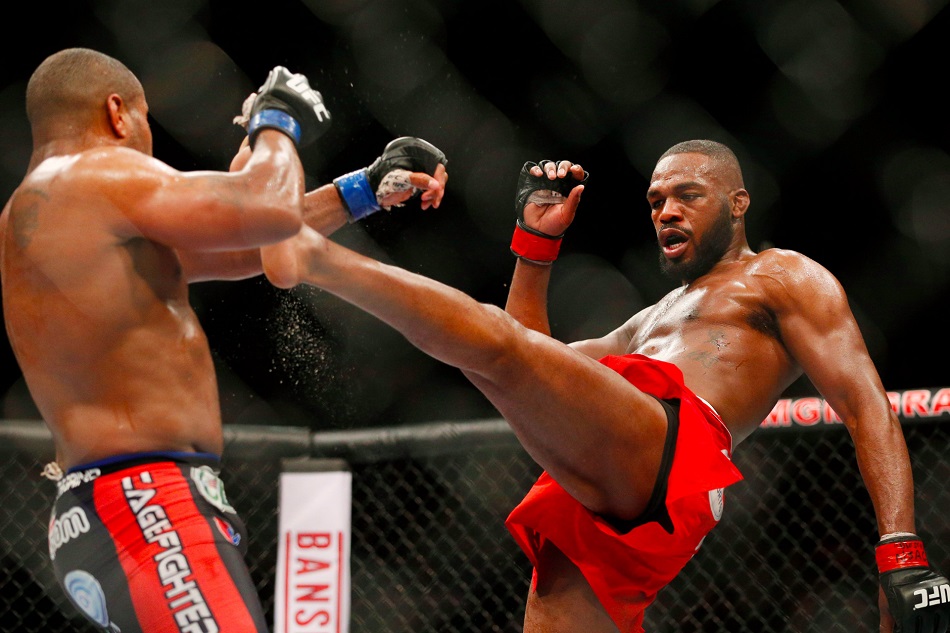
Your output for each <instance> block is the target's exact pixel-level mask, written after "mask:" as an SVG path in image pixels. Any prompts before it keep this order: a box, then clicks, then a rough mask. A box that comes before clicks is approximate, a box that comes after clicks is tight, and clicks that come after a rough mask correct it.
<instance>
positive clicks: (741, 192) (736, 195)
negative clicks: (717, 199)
mask: <svg viewBox="0 0 950 633" xmlns="http://www.w3.org/2000/svg"><path fill="white" fill-rule="evenodd" d="M729 199H730V202H731V205H732V217H733V218H741V217H742V216H744V215H745V212H746V211H748V210H749V203H750V202H751V200H750V198H749V192H748V191H746V190H745V189H736V190H735V191H733V192H732V193H730V194H729Z"/></svg>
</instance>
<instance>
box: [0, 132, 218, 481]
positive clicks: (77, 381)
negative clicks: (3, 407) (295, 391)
mask: <svg viewBox="0 0 950 633" xmlns="http://www.w3.org/2000/svg"><path fill="white" fill-rule="evenodd" d="M131 151H132V150H124V149H121V148H115V147H111V148H102V149H94V150H89V151H86V152H81V153H79V154H73V155H65V156H57V157H54V158H50V159H47V160H46V161H44V162H43V163H41V164H40V165H38V166H37V167H36V168H35V169H34V170H32V171H31V172H30V173H29V174H28V175H27V177H26V178H25V179H24V181H23V183H22V184H21V186H20V187H19V188H18V189H17V190H16V192H15V193H14V194H13V196H12V197H11V199H10V201H9V202H8V204H7V206H6V208H5V209H4V211H3V216H2V220H0V227H2V231H3V241H2V247H0V248H2V250H0V252H2V262H0V273H2V282H3V307H4V318H5V323H6V328H7V333H8V336H9V338H10V341H11V345H12V347H13V350H14V353H15V354H16V357H17V360H18V362H19V364H20V367H21V370H22V371H23V374H24V378H25V380H26V382H27V385H28V387H29V389H30V393H31V395H32V397H33V399H34V401H35V403H36V405H37V407H38V409H39V411H40V413H41V415H42V416H43V418H44V419H45V421H46V422H47V424H48V425H49V427H50V429H51V430H52V432H53V435H54V440H55V441H56V447H57V459H58V461H59V463H60V465H61V466H62V467H63V468H68V467H70V466H74V465H76V464H80V463H84V462H88V461H92V460H96V459H101V458H103V457H107V456H110V455H114V454H122V453H129V452H136V451H144V450H200V451H206V452H215V453H216V452H219V451H220V448H221V432H220V410H219V401H218V393H217V385H216V379H215V374H214V368H213V363H212V359H211V355H210V351H209V348H208V343H207V340H206V337H205V335H204V333H203V331H202V329H201V327H200V325H199V323H198V321H197V318H196V316H195V314H194V312H193V310H192V309H191V307H190V305H189V303H188V286H187V280H186V279H184V277H183V275H182V270H181V266H180V264H179V260H178V257H177V255H176V253H175V251H174V250H173V249H172V248H169V247H167V246H163V245H161V244H159V243H157V242H155V241H153V240H149V239H146V238H144V237H143V236H142V235H141V233H140V232H139V231H138V230H137V227H136V226H135V225H134V222H133V221H132V220H131V219H130V218H134V214H132V213H129V212H128V211H129V210H128V209H124V208H123V205H124V204H125V203H126V200H127V198H126V197H125V196H124V195H123V194H122V187H123V186H124V183H123V176H122V170H123V166H124V165H126V164H127V161H126V160H125V159H127V158H128V157H129V153H130V152H131ZM133 162H134V161H133Z"/></svg>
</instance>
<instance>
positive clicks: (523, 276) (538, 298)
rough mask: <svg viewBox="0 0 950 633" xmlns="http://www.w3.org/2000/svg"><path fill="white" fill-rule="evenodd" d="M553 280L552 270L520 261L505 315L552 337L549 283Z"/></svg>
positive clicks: (513, 278)
mask: <svg viewBox="0 0 950 633" xmlns="http://www.w3.org/2000/svg"><path fill="white" fill-rule="evenodd" d="M550 279H551V266H545V265H540V264H532V263H529V262H526V261H524V260H522V259H518V260H517V263H516V264H515V273H514V275H513V276H512V278H511V288H510V289H509V291H508V302H507V303H506V304H505V312H507V313H508V314H510V315H511V316H512V317H514V318H515V319H517V321H518V322H519V323H521V325H523V326H525V327H527V328H531V329H532V330H535V331H538V332H541V333H542V334H547V335H549V336H550V334H551V326H550V322H549V321H548V283H549V281H550Z"/></svg>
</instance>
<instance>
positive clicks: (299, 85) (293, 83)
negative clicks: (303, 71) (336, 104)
mask: <svg viewBox="0 0 950 633" xmlns="http://www.w3.org/2000/svg"><path fill="white" fill-rule="evenodd" d="M287 86H288V87H289V88H290V89H291V90H295V91H296V92H297V93H298V94H299V95H300V96H301V97H303V98H304V99H306V100H307V101H309V102H311V103H312V104H313V113H314V114H316V115H317V119H318V120H320V121H326V120H327V119H329V118H330V112H329V111H328V110H327V108H326V106H325V105H323V99H321V98H320V94H319V93H318V92H317V91H315V90H314V89H313V88H311V87H310V83H309V82H308V81H307V78H306V77H304V76H303V75H294V76H293V77H291V78H290V79H288V80H287Z"/></svg>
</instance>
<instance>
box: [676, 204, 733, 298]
mask: <svg viewBox="0 0 950 633" xmlns="http://www.w3.org/2000/svg"><path fill="white" fill-rule="evenodd" d="M731 243H732V216H731V214H730V213H729V207H728V205H723V208H722V212H721V213H720V214H719V217H718V218H716V221H715V222H714V223H713V225H712V226H711V227H709V232H708V233H706V235H704V236H703V239H702V240H700V241H698V242H696V243H695V251H696V254H695V255H694V256H693V257H692V258H691V259H685V260H682V261H674V260H671V259H668V258H667V257H666V256H665V255H664V254H663V249H662V248H661V249H660V270H661V271H663V274H665V275H666V276H668V277H671V278H672V279H676V280H678V281H680V282H682V283H687V284H688V283H691V282H693V281H695V280H696V279H699V278H700V277H702V276H703V275H705V274H706V273H708V272H709V271H710V270H712V267H713V266H715V265H716V264H717V263H718V262H719V260H721V259H722V257H723V255H725V254H726V251H728V250H729V245H730V244H731Z"/></svg>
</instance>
